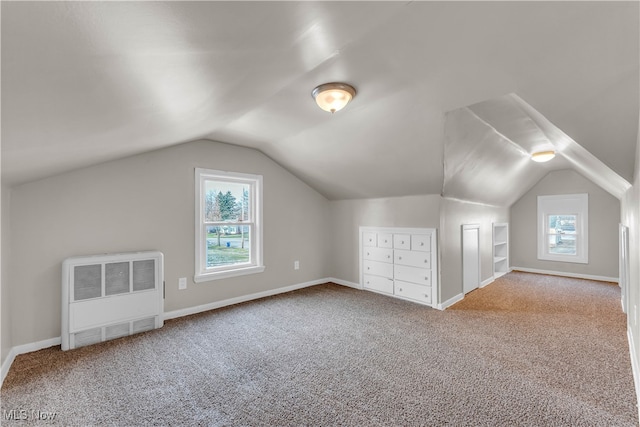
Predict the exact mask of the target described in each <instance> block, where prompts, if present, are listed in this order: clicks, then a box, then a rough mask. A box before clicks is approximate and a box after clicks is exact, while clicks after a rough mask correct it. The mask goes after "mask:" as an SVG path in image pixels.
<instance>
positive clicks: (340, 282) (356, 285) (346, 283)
mask: <svg viewBox="0 0 640 427" xmlns="http://www.w3.org/2000/svg"><path fill="white" fill-rule="evenodd" d="M327 282H332V283H335V284H336V285H342V286H348V287H350V288H355V289H363V288H362V286H361V285H360V283H355V282H349V281H348V280H342V279H336V278H335V277H329V278H328V279H327Z"/></svg>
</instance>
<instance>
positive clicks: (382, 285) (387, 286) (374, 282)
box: [362, 274, 393, 294]
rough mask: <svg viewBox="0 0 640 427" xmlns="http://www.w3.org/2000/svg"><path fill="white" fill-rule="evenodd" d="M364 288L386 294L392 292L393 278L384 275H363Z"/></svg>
mask: <svg viewBox="0 0 640 427" xmlns="http://www.w3.org/2000/svg"><path fill="white" fill-rule="evenodd" d="M363 279H364V283H363V284H362V286H364V288H365V289H371V290H374V291H378V292H384V293H387V294H392V293H393V280H392V279H388V278H386V277H380V276H371V275H370V274H364V275H363Z"/></svg>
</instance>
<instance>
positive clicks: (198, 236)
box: [193, 168, 265, 283]
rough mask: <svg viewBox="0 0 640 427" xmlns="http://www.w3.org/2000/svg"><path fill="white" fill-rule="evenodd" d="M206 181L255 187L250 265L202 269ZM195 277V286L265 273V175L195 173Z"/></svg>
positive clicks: (197, 171) (206, 171) (209, 171)
mask: <svg viewBox="0 0 640 427" xmlns="http://www.w3.org/2000/svg"><path fill="white" fill-rule="evenodd" d="M207 179H215V180H231V181H236V182H244V183H250V184H252V186H254V191H253V192H252V193H253V194H252V198H253V200H252V208H253V214H254V215H255V218H254V234H255V236H252V237H253V238H254V240H255V241H252V242H251V247H252V251H254V252H253V253H252V263H251V264H250V265H247V264H242V265H239V266H228V267H225V268H223V269H218V270H216V271H206V268H203V266H204V265H205V260H206V249H204V250H203V248H205V242H204V241H203V239H205V238H204V236H203V233H202V227H203V224H202V223H203V221H204V218H203V216H204V209H203V206H202V202H203V200H204V196H205V195H204V190H205V186H204V185H203V183H204V182H205V181H206V180H207ZM195 188H196V191H195V196H196V197H195V199H196V200H195V208H196V209H195V211H196V212H195V274H194V277H193V281H194V282H196V283H201V282H208V281H211V280H218V279H225V278H228V277H235V276H243V275H245V274H255V273H261V272H263V271H264V270H265V266H264V264H263V258H262V249H263V248H262V175H252V174H246V173H239V172H225V171H219V170H213V169H203V168H196V170H195Z"/></svg>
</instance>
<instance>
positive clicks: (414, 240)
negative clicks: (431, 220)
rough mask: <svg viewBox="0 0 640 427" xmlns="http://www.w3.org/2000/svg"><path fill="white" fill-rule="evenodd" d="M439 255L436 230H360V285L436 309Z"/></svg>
mask: <svg viewBox="0 0 640 427" xmlns="http://www.w3.org/2000/svg"><path fill="white" fill-rule="evenodd" d="M437 253H438V250H437V238H436V230H435V229H433V228H378V227H360V284H361V285H362V287H363V288H364V289H366V290H369V291H373V292H378V293H382V294H386V295H390V296H394V297H397V298H402V299H407V300H411V301H414V302H418V303H421V304H426V305H429V306H433V307H435V306H436V304H437V289H438V284H437V281H438V272H437V262H436V257H437Z"/></svg>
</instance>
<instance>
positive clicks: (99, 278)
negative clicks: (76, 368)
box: [62, 251, 164, 350]
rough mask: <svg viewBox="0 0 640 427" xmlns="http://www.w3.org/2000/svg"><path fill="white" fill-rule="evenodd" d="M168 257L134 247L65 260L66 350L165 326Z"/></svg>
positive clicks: (63, 265)
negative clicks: (129, 251) (127, 249)
mask: <svg viewBox="0 0 640 427" xmlns="http://www.w3.org/2000/svg"><path fill="white" fill-rule="evenodd" d="M163 261H164V258H163V255H162V253H161V252H154V251H146V252H131V253H121V254H106V255H94V256H84V257H73V258H67V259H66V260H64V262H63V263H62V350H69V349H73V348H77V347H82V346H85V345H90V344H95V343H98V342H102V341H108V340H110V339H115V338H119V337H123V336H127V335H132V334H135V333H138V332H144V331H148V330H151V329H154V328H160V327H162V325H163V323H164V319H163V313H164V262H163Z"/></svg>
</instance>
